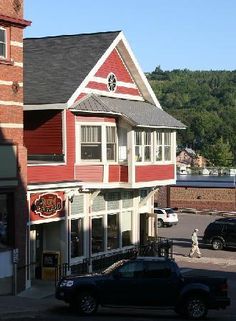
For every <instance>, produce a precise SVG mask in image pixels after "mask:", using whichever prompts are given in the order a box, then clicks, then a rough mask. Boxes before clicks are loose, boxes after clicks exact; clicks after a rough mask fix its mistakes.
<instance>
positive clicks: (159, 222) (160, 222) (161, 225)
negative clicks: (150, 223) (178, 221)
mask: <svg viewBox="0 0 236 321" xmlns="http://www.w3.org/2000/svg"><path fill="white" fill-rule="evenodd" d="M163 226H164V222H163V221H162V220H161V219H159V220H158V221H157V227H163Z"/></svg>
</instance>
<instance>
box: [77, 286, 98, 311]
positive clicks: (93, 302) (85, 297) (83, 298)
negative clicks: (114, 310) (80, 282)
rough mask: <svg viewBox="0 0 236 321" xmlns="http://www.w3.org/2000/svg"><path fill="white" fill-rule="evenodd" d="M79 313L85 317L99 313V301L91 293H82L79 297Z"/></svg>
mask: <svg viewBox="0 0 236 321" xmlns="http://www.w3.org/2000/svg"><path fill="white" fill-rule="evenodd" d="M77 304H78V311H79V313H81V314H83V315H92V314H95V313H96V312H97V309H98V300H97V298H96V296H95V295H94V294H93V293H91V292H87V291H86V292H82V293H81V294H80V295H78V297H77Z"/></svg>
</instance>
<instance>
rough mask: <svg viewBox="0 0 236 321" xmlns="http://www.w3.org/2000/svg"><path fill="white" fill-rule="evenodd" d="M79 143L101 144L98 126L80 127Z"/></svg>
mask: <svg viewBox="0 0 236 321" xmlns="http://www.w3.org/2000/svg"><path fill="white" fill-rule="evenodd" d="M81 142H83V143H101V127H100V126H81Z"/></svg>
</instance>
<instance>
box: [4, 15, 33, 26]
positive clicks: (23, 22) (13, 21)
mask: <svg viewBox="0 0 236 321" xmlns="http://www.w3.org/2000/svg"><path fill="white" fill-rule="evenodd" d="M0 23H7V24H11V25H14V26H17V27H20V28H25V27H27V26H30V25H31V21H29V20H24V19H19V18H12V17H8V16H5V15H2V14H0Z"/></svg>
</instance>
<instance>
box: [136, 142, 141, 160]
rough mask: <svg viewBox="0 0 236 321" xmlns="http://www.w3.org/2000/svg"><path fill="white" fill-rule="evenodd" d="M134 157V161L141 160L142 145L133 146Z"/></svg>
mask: <svg viewBox="0 0 236 321" xmlns="http://www.w3.org/2000/svg"><path fill="white" fill-rule="evenodd" d="M135 159H136V162H141V161H142V146H135Z"/></svg>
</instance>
